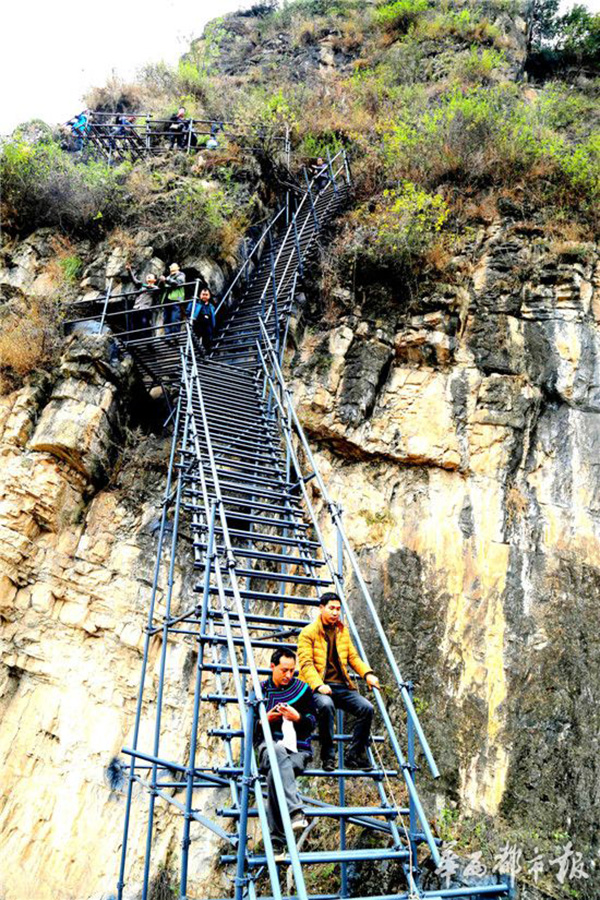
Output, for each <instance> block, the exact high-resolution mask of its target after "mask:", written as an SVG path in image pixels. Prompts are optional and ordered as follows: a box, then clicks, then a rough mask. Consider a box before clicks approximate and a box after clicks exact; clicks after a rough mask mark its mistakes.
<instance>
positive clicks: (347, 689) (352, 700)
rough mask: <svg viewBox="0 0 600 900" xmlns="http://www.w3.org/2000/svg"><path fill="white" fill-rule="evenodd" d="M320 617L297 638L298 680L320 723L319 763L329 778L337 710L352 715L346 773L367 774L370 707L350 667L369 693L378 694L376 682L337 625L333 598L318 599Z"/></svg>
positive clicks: (329, 595)
mask: <svg viewBox="0 0 600 900" xmlns="http://www.w3.org/2000/svg"><path fill="white" fill-rule="evenodd" d="M319 604H320V606H319V616H318V618H317V619H316V620H315V621H314V622H311V624H310V625H306V626H305V628H303V629H302V631H301V632H300V634H299V636H298V661H299V667H300V678H302V679H303V681H306V683H307V684H308V685H310V687H311V688H312V691H313V698H314V701H315V706H316V709H317V721H318V723H319V740H320V743H321V762H322V765H323V768H324V769H325V770H326V771H327V772H332V771H333V770H334V769H335V766H336V759H335V744H334V738H333V723H334V719H335V711H336V709H343V710H344V711H345V712H349V713H352V715H354V717H355V720H356V724H355V726H354V731H353V732H352V738H351V742H350V748H349V750H348V754H347V756H346V758H345V761H344V763H345V766H346V767H347V768H349V769H371V768H372V765H371V762H370V761H369V759H368V757H367V754H366V750H367V745H368V743H369V738H370V735H371V723H372V721H373V705H372V704H371V703H369V701H368V700H367V699H366V697H362V696H361V695H360V694H359V693H358V690H357V689H356V687H355V686H354V684H353V683H352V681H351V680H350V677H349V675H348V666H350V667H351V668H352V669H354V671H355V672H356V673H357V674H358V675H360V677H361V678H364V679H365V681H366V682H367V684H368V686H369V687H370V688H379V679H378V678H377V676H376V675H375V674H374V672H373V671H372V669H371V668H370V667H369V666H368V665H367V663H365V662H364V661H363V660H362V659H361V658H360V656H359V655H358V651H357V650H356V647H355V646H354V644H353V643H352V639H351V637H350V634H349V631H348V628H347V626H346V625H344V624H343V622H341V621H340V615H341V610H342V607H341V603H340V598H339V597H338V595H337V594H334V593H327V594H323V596H322V597H321V598H320V599H319Z"/></svg>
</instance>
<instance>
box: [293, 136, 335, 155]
mask: <svg viewBox="0 0 600 900" xmlns="http://www.w3.org/2000/svg"><path fill="white" fill-rule="evenodd" d="M342 146H343V144H342V141H341V140H340V138H339V137H338V135H337V134H332V133H331V132H330V133H329V134H327V133H326V132H325V133H323V134H307V135H306V136H305V137H304V138H303V140H302V143H301V144H300V146H299V147H298V150H297V153H298V154H299V155H300V157H306V156H308V157H318V156H322V157H323V158H326V157H327V154H328V153H329V155H330V156H331V157H333V156H335V154H336V153H337V152H338V150H341V149H342Z"/></svg>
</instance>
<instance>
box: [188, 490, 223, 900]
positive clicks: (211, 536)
mask: <svg viewBox="0 0 600 900" xmlns="http://www.w3.org/2000/svg"><path fill="white" fill-rule="evenodd" d="M216 514H217V507H216V505H215V504H214V503H213V504H212V506H211V510H210V525H209V530H208V544H207V547H206V560H205V570H204V591H203V594H202V615H201V618H200V642H199V645H198V661H197V664H196V684H195V686H194V715H193V720H192V735H191V739H190V755H189V762H188V773H187V790H186V797H185V819H184V823H183V839H182V842H181V883H180V890H179V893H180V894H181V900H185V897H186V894H187V876H188V858H189V849H190V843H191V841H190V825H191V812H192V796H193V793H194V769H195V767H196V747H197V743H198V719H199V715H200V695H201V693H202V671H203V668H204V638H203V635H204V634H206V620H207V618H208V598H209V593H208V591H209V587H210V571H211V566H212V560H213V556H214V540H215V518H216Z"/></svg>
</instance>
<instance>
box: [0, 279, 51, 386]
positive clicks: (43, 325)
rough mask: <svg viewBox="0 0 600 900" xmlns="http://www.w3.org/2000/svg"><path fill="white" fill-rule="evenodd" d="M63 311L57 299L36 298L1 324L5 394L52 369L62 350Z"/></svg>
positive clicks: (18, 306)
mask: <svg viewBox="0 0 600 900" xmlns="http://www.w3.org/2000/svg"><path fill="white" fill-rule="evenodd" d="M62 318H63V311H62V309H61V306H60V304H59V302H58V301H57V299H56V298H54V297H51V298H41V297H40V298H34V299H30V300H28V301H27V303H25V302H19V303H16V304H13V305H11V307H10V308H9V309H6V310H5V311H4V314H3V316H2V320H1V322H0V374H1V379H2V381H1V386H2V390H3V392H6V391H7V390H11V389H14V388H15V387H16V386H17V385H18V384H19V383H20V382H21V381H22V379H23V378H24V377H25V376H26V375H29V374H31V373H32V372H35V371H36V370H38V369H42V368H44V367H46V366H48V365H50V364H51V363H52V362H53V360H55V359H56V357H57V355H58V352H59V350H60V347H61V346H62V341H63V338H62V333H61V322H62Z"/></svg>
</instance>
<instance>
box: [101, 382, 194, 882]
mask: <svg viewBox="0 0 600 900" xmlns="http://www.w3.org/2000/svg"><path fill="white" fill-rule="evenodd" d="M181 405H182V404H181V399H180V400H179V402H178V404H177V412H176V416H175V425H174V430H173V441H172V443H171V454H170V457H169V471H168V475H167V484H166V487H165V493H164V500H163V511H162V516H161V520H160V531H159V535H158V547H157V551H156V563H155V566H154V576H153V579H152V592H151V595H150V609H149V611H148V627H147V628H146V639H145V641H144V655H143V659H142V674H141V676H140V689H139V692H138V700H137V706H136V714H135V723H134V727H133V742H132V746H133V749H134V750H137V744H138V739H139V734H140V726H141V720H142V708H143V696H144V685H145V681H146V671H147V668H148V659H149V654H150V630H151V625H152V620H153V618H154V608H155V605H156V597H157V590H158V580H159V575H160V568H161V561H162V552H163V545H164V540H165V536H166V525H167V515H168V510H169V505H170V499H171V493H172V488H171V486H172V483H173V475H174V472H175V451H176V447H177V435H178V433H179V423H180V417H181ZM135 759H136V758H135V756H132V757H131V764H130V767H129V784H128V788H127V801H126V807H125V822H124V825H123V845H122V848H121V864H120V868H119V880H118V882H117V898H118V900H123V888H124V887H125V864H126V859H127V845H128V840H129V822H130V818H131V801H132V795H133V782H134V774H135Z"/></svg>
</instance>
